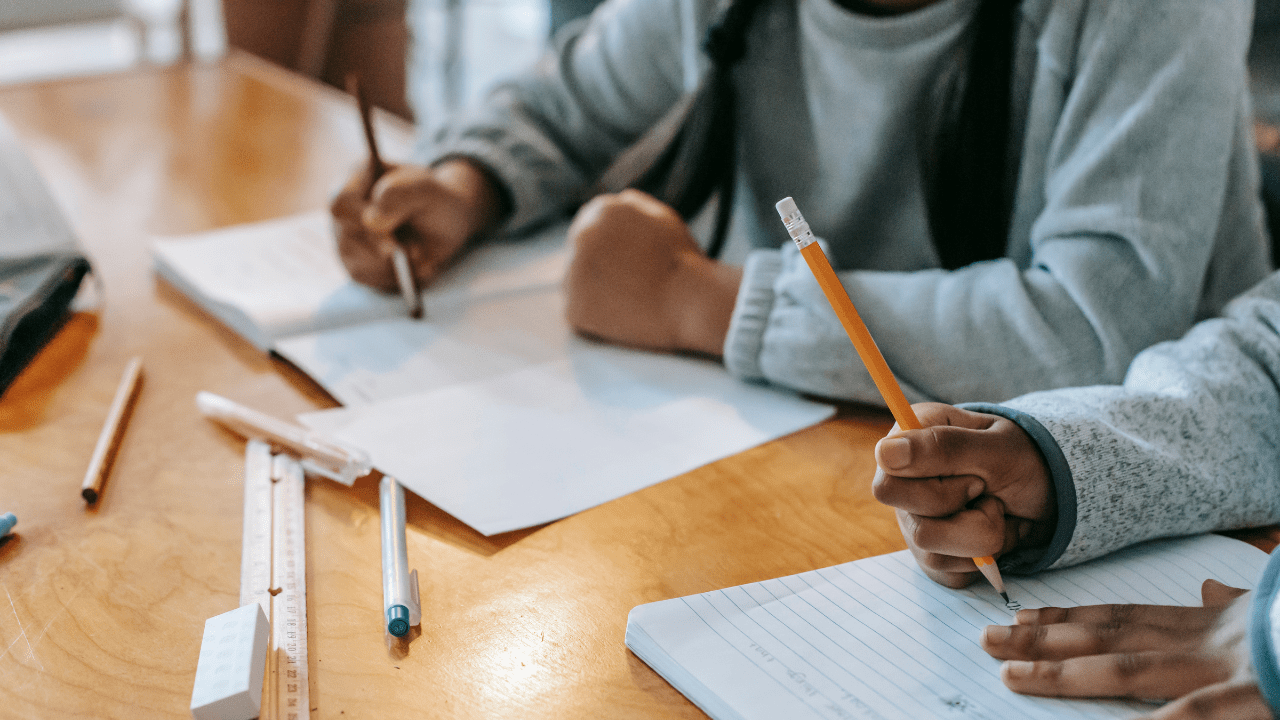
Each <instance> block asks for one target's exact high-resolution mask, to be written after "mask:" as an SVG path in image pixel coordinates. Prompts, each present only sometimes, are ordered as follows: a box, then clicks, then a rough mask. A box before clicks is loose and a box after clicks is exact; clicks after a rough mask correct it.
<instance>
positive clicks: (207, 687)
mask: <svg viewBox="0 0 1280 720" xmlns="http://www.w3.org/2000/svg"><path fill="white" fill-rule="evenodd" d="M270 634H271V624H270V623H269V622H267V616H266V615H265V614H263V612H262V606H261V605H259V604H258V603H250V604H248V605H245V606H243V607H239V608H236V609H235V610H232V611H231V612H225V613H222V614H221V615H217V616H214V617H211V618H209V619H208V620H205V621H204V639H203V640H201V641H200V660H199V662H198V663H197V664H196V686H195V688H194V689H193V690H192V691H191V717H193V718H195V719H196V720H251V719H252V718H256V717H258V712H259V710H260V709H261V705H262V675H263V673H264V672H266V664H267V638H268V636H269V635H270Z"/></svg>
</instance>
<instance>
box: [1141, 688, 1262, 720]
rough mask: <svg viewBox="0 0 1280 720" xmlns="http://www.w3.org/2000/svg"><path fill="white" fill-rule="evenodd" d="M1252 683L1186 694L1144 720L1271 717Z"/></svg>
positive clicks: (1209, 719)
mask: <svg viewBox="0 0 1280 720" xmlns="http://www.w3.org/2000/svg"><path fill="white" fill-rule="evenodd" d="M1272 717H1273V715H1272V714H1271V708H1270V706H1269V705H1268V704H1267V701H1266V700H1265V699H1264V698H1263V697H1262V693H1261V692H1260V691H1259V690H1258V686H1257V685H1256V684H1254V683H1217V684H1215V685H1209V686H1208V687H1204V688H1201V689H1199V690H1196V691H1194V692H1191V693H1188V694H1187V695H1184V696H1182V697H1180V698H1178V699H1177V700H1174V701H1173V702H1171V703H1169V704H1168V705H1165V706H1164V707H1162V708H1160V709H1159V710H1157V711H1155V712H1154V713H1153V714H1152V715H1150V716H1149V717H1148V718H1146V720H1272Z"/></svg>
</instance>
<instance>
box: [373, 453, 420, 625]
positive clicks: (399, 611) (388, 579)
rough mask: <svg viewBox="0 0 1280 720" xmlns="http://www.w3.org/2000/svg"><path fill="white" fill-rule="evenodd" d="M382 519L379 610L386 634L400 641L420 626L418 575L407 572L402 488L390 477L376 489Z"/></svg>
mask: <svg viewBox="0 0 1280 720" xmlns="http://www.w3.org/2000/svg"><path fill="white" fill-rule="evenodd" d="M378 499H379V505H380V506H381V515H382V606H383V609H384V610H385V611H386V618H387V632H389V633H391V634H392V635H395V636H396V637H401V636H403V635H405V634H406V633H408V632H409V627H410V626H413V625H418V624H420V623H421V622H422V603H421V601H420V600H419V598H418V571H417V570H414V571H413V572H409V549H408V546H407V545H406V543H405V539H404V488H402V487H400V483H398V482H396V479H395V478H393V477H390V476H384V477H383V478H382V482H381V483H379V485H378Z"/></svg>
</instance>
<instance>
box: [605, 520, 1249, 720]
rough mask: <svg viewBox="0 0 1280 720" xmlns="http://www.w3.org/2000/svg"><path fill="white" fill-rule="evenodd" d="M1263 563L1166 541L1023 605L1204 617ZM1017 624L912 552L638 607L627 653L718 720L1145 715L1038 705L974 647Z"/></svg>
mask: <svg viewBox="0 0 1280 720" xmlns="http://www.w3.org/2000/svg"><path fill="white" fill-rule="evenodd" d="M1266 561H1267V556H1266V553H1263V552H1262V551H1261V550H1258V549H1257V548H1254V547H1252V546H1250V545H1248V544H1246V543H1242V542H1239V541H1237V540H1231V539H1229V538H1224V537H1221V536H1217V535H1205V536H1200V537H1195V538H1184V539H1178V540H1168V541H1159V542H1155V543H1150V544H1146V545H1140V546H1137V547H1133V548H1129V549H1127V550H1125V551H1122V552H1120V553H1117V554H1115V555H1112V556H1109V557H1107V558H1103V559H1101V560H1097V561H1094V562H1091V563H1088V564H1086V565H1082V566H1079V567H1076V568H1069V569H1066V570H1059V571H1054V572H1048V573H1043V574H1041V575H1039V576H1037V577H1034V578H1015V577H1006V578H1005V582H1006V584H1007V586H1008V591H1009V595H1010V597H1011V598H1013V599H1014V600H1017V601H1018V602H1020V603H1021V604H1022V605H1023V606H1024V607H1028V608H1036V607H1045V606H1058V607H1062V606H1068V607H1070V606H1076V605H1093V604H1100V603H1118V602H1131V603H1144V604H1157V605H1199V604H1200V585H1201V583H1202V582H1203V581H1204V580H1205V579H1207V578H1216V579H1218V580H1220V581H1222V582H1224V583H1227V584H1228V585H1233V586H1235V587H1243V588H1252V587H1253V585H1254V582H1255V581H1256V580H1257V578H1258V576H1259V575H1260V573H1261V571H1262V567H1263V566H1264V565H1265V564H1266ZM1011 621H1012V613H1011V612H1010V611H1009V610H1007V609H1006V608H1005V607H1004V603H1003V602H1002V601H1001V600H1000V598H999V596H997V595H996V594H995V591H994V590H992V589H991V588H990V587H987V586H984V585H975V586H974V587H973V588H972V589H969V590H963V591H955V590H948V589H946V588H943V587H941V586H940V585H937V584H936V583H934V582H933V581H931V580H929V579H928V578H927V577H925V575H924V573H922V572H920V570H919V568H918V567H917V565H916V563H915V561H914V560H913V559H912V558H911V555H910V554H909V553H908V552H907V551H905V550H904V551H902V552H898V553H893V554H891V555H883V556H880V557H875V558H868V559H866V560H859V561H856V562H852V563H846V564H844V565H837V566H835V567H830V568H825V569H822V570H816V571H813V572H807V573H801V574H799V575H792V576H790V577H784V578H779V579H776V580H769V581H766V582H761V583H752V584H749V585H742V586H739V587H734V588H728V589H726V590H717V591H714V592H709V593H704V594H701V595H692V596H689V597H685V598H675V599H672V600H665V601H662V602H657V603H651V604H648V605H641V606H639V607H637V608H635V609H634V610H632V611H631V616H630V618H629V619H628V623H627V646H628V647H630V648H631V649H632V650H633V651H634V652H635V653H636V654H637V655H639V656H640V657H641V659H643V660H645V662H647V663H648V664H649V665H650V666H652V667H653V668H654V669H655V670H656V671H657V672H658V673H659V674H661V675H663V676H664V677H666V678H667V679H668V681H670V682H671V683H672V685H674V686H675V687H676V688H677V689H678V690H680V691H681V692H683V693H684V694H685V695H686V696H688V697H689V698H690V699H691V700H692V701H693V702H694V703H696V704H698V705H699V707H702V709H703V710H705V711H707V713H708V714H710V715H711V716H712V717H713V718H715V720H752V719H756V718H759V719H761V720H764V719H766V718H770V719H771V718H783V717H785V718H795V719H802V718H824V719H827V720H843V719H845V718H880V719H883V720H896V719H897V718H912V719H913V720H926V719H927V718H948V719H954V718H974V719H978V720H1001V719H1004V718H1027V719H1029V720H1038V719H1044V720H1049V719H1050V718H1052V719H1054V720H1058V719H1060V718H1124V717H1132V716H1133V715H1134V714H1136V711H1137V710H1138V709H1141V708H1147V709H1149V708H1150V706H1149V705H1142V704H1139V703H1128V702H1115V701H1106V702H1094V701H1079V700H1058V699H1046V698H1032V697H1026V696H1022V695H1017V694H1015V693H1013V692H1011V691H1009V690H1008V689H1006V688H1005V687H1004V685H1003V684H1001V682H1000V679H999V667H1000V663H999V661H997V660H995V659H994V658H992V657H991V656H989V655H987V654H986V653H985V652H984V651H983V650H982V648H981V646H980V645H979V644H978V640H979V637H980V633H981V632H982V629H983V628H984V627H985V626H987V625H992V624H1009V623H1010V622H1011Z"/></svg>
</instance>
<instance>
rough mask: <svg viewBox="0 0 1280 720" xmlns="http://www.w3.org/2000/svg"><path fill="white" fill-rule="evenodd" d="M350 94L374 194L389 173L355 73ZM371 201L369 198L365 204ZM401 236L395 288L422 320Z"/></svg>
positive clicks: (394, 268)
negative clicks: (354, 102)
mask: <svg viewBox="0 0 1280 720" xmlns="http://www.w3.org/2000/svg"><path fill="white" fill-rule="evenodd" d="M347 92H349V93H350V94H352V95H354V96H355V98H356V106H357V107H358V108H359V110H360V125H361V126H362V127H363V128H364V141H365V144H366V145H367V146H368V148H369V189H370V191H372V189H373V184H374V183H376V182H378V179H379V178H381V177H382V175H383V174H384V173H386V172H387V165H386V163H384V162H382V156H381V155H380V154H379V153H378V139H377V137H376V136H375V135H374V134H373V117H372V115H373V110H372V109H371V108H370V107H369V101H368V99H367V98H366V97H365V94H364V91H363V90H362V89H361V88H360V78H359V76H358V75H356V74H355V73H351V74H349V75H347ZM368 199H369V197H368V195H366V196H365V200H368ZM401 235H402V229H401V228H396V232H395V238H396V247H395V252H393V253H392V255H391V269H392V271H394V272H395V275H396V284H397V285H399V286H400V296H401V297H402V298H404V304H405V308H406V309H407V310H408V312H409V317H411V318H413V319H415V320H416V319H418V318H420V317H422V296H421V295H419V294H418V287H417V285H415V284H414V282H413V270H412V269H411V268H410V267H409V256H408V255H407V254H405V251H404V244H403V242H402V241H401V239H400V238H401Z"/></svg>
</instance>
